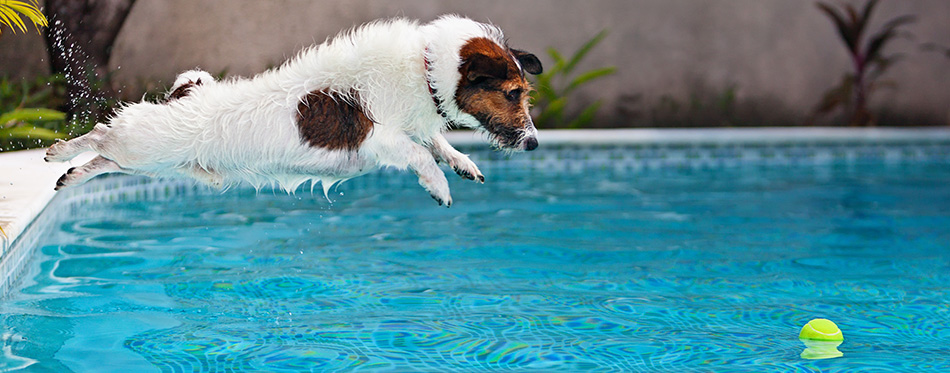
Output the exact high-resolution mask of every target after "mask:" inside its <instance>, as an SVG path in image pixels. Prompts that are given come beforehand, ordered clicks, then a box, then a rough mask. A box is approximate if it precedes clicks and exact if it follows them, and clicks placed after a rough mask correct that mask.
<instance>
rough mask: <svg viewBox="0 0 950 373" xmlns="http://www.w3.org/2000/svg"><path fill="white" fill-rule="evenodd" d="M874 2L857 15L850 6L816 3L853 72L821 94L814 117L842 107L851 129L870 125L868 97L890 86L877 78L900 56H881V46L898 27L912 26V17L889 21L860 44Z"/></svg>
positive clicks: (891, 37)
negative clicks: (848, 58) (829, 23)
mask: <svg viewBox="0 0 950 373" xmlns="http://www.w3.org/2000/svg"><path fill="white" fill-rule="evenodd" d="M877 3H878V0H869V1H868V2H867V3H865V4H864V8H863V9H862V10H861V12H858V10H857V9H856V8H854V7H853V6H851V5H847V4H846V5H842V6H840V11H839V9H836V8H835V7H833V6H831V5H828V4H826V3H823V2H818V3H816V5H817V6H818V9H820V10H821V11H822V12H824V13H825V14H826V15H827V16H828V17H829V18H831V20H832V22H834V24H835V27H836V28H837V31H838V36H839V37H840V38H841V40H842V41H843V42H844V45H845V46H846V47H847V48H848V54H849V55H850V57H851V62H852V65H853V68H854V70H853V71H852V72H849V73H847V74H845V75H844V77H843V78H842V79H841V83H839V84H838V85H837V86H835V87H832V88H831V89H829V90H828V91H826V92H825V94H824V96H823V97H822V99H821V102H820V103H819V104H818V106H817V108H816V109H815V115H820V114H826V113H829V112H831V111H833V110H835V109H836V108H838V107H839V106H840V107H843V108H844V110H845V114H846V115H847V116H848V117H849V124H850V125H852V126H866V125H872V124H874V115H873V114H872V113H871V112H870V111H869V110H868V107H867V103H868V97H869V96H870V95H871V94H872V93H873V92H874V91H875V90H876V89H877V88H880V87H887V86H891V87H893V86H894V84H893V83H889V82H883V81H881V80H880V78H881V76H882V75H884V73H885V72H886V71H887V69H888V68H890V67H891V66H892V65H893V64H894V63H895V62H896V61H897V60H898V59H899V58H900V56H885V55H884V47H885V46H886V45H887V43H888V42H890V41H891V40H893V39H894V38H895V37H896V36H898V35H900V33H899V31H900V30H899V28H900V27H901V26H904V25H906V24H909V23H912V22H914V21H915V20H916V17H914V16H911V15H904V16H900V17H896V18H892V19H891V20H889V21H888V22H887V23H885V24H884V25H883V26H882V27H881V28H880V29H879V30H878V31H877V32H876V33H874V34H873V35H871V36H870V38H868V39H867V42H866V43H864V36H865V35H866V32H867V25H868V21H869V20H870V19H871V14H872V13H873V12H874V8H875V7H876V6H877Z"/></svg>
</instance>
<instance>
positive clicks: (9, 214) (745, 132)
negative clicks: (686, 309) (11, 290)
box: [0, 127, 950, 259]
mask: <svg viewBox="0 0 950 373" xmlns="http://www.w3.org/2000/svg"><path fill="white" fill-rule="evenodd" d="M446 137H447V138H448V139H449V142H451V143H453V144H456V145H471V144H479V143H480V144H483V143H484V142H485V140H484V136H483V135H478V134H474V133H472V132H452V133H449V134H447V136H446ZM538 140H539V142H540V144H541V146H542V147H544V146H546V145H556V144H582V145H601V144H652V143H660V144H670V143H683V144H690V143H704V144H709V143H714V144H715V143H721V144H751V143H756V144H770V143H781V142H809V143H816V144H817V143H835V142H855V141H857V142H861V141H882V140H886V141H895V142H901V141H936V140H940V141H947V140H950V127H938V128H933V127H928V128H865V129H853V128H818V127H790V128H751V129H738V128H716V129H618V130H546V131H541V133H539V135H538ZM486 146H487V145H486ZM44 155H45V149H37V150H26V151H16V152H2V153H0V229H2V230H3V233H0V257H2V258H3V259H6V254H7V253H8V252H9V249H10V248H11V247H12V245H13V243H14V242H15V241H16V239H17V237H19V236H20V235H21V234H22V233H23V232H24V231H25V230H26V228H27V227H28V226H29V224H30V222H32V221H33V220H34V219H35V218H36V217H37V216H38V215H39V214H40V213H41V212H43V209H44V208H46V205H47V204H48V203H49V202H50V200H52V199H53V197H54V196H55V195H56V192H55V191H54V190H53V186H54V185H55V184H56V180H57V179H58V178H59V177H60V175H62V174H63V173H64V172H65V171H66V170H67V169H69V168H70V167H74V166H78V165H81V164H83V163H85V162H86V161H88V160H89V159H92V157H93V156H94V154H92V153H86V154H83V155H80V156H79V157H77V158H76V159H74V160H73V161H71V162H68V163H58V164H49V163H46V162H44V161H43V157H44Z"/></svg>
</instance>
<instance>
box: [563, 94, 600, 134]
mask: <svg viewBox="0 0 950 373" xmlns="http://www.w3.org/2000/svg"><path fill="white" fill-rule="evenodd" d="M602 104H603V102H602V101H599V100H598V101H596V102H594V103H593V104H590V105H589V106H587V108H585V109H584V111H582V112H581V113H580V114H579V115H578V116H577V118H574V120H572V121H571V123H569V124H568V125H567V127H568V128H582V127H587V125H588V124H590V122H593V121H594V115H595V114H597V110H598V109H600V106H601V105H602Z"/></svg>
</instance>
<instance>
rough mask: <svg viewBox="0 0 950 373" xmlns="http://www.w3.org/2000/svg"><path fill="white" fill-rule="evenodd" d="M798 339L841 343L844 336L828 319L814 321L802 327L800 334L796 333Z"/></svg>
mask: <svg viewBox="0 0 950 373" xmlns="http://www.w3.org/2000/svg"><path fill="white" fill-rule="evenodd" d="M798 338H799V339H810V340H815V341H843V340H844V334H841V329H838V325H835V323H833V322H831V320H828V319H814V320H812V321H809V322H808V324H805V326H803V327H802V331H801V333H798Z"/></svg>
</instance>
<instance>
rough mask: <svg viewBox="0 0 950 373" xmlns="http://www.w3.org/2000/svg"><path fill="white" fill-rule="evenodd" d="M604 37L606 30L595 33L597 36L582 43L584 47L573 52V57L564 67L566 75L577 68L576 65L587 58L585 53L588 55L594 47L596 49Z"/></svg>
mask: <svg viewBox="0 0 950 373" xmlns="http://www.w3.org/2000/svg"><path fill="white" fill-rule="evenodd" d="M605 37H607V30H603V31H601V32H599V33H597V35H595V36H594V37H593V38H592V39H590V40H588V41H587V43H584V45H583V46H581V48H580V49H578V50H577V52H574V56H573V57H571V61H570V62H568V63H567V65H566V66H565V67H564V71H565V72H567V73H568V74H570V73H571V72H572V71H574V68H575V67H577V64H578V63H580V62H581V60H582V59H584V57H586V56H587V53H589V52H590V51H591V49H594V47H596V46H597V44H600V42H601V41H602V40H604V38H605Z"/></svg>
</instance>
